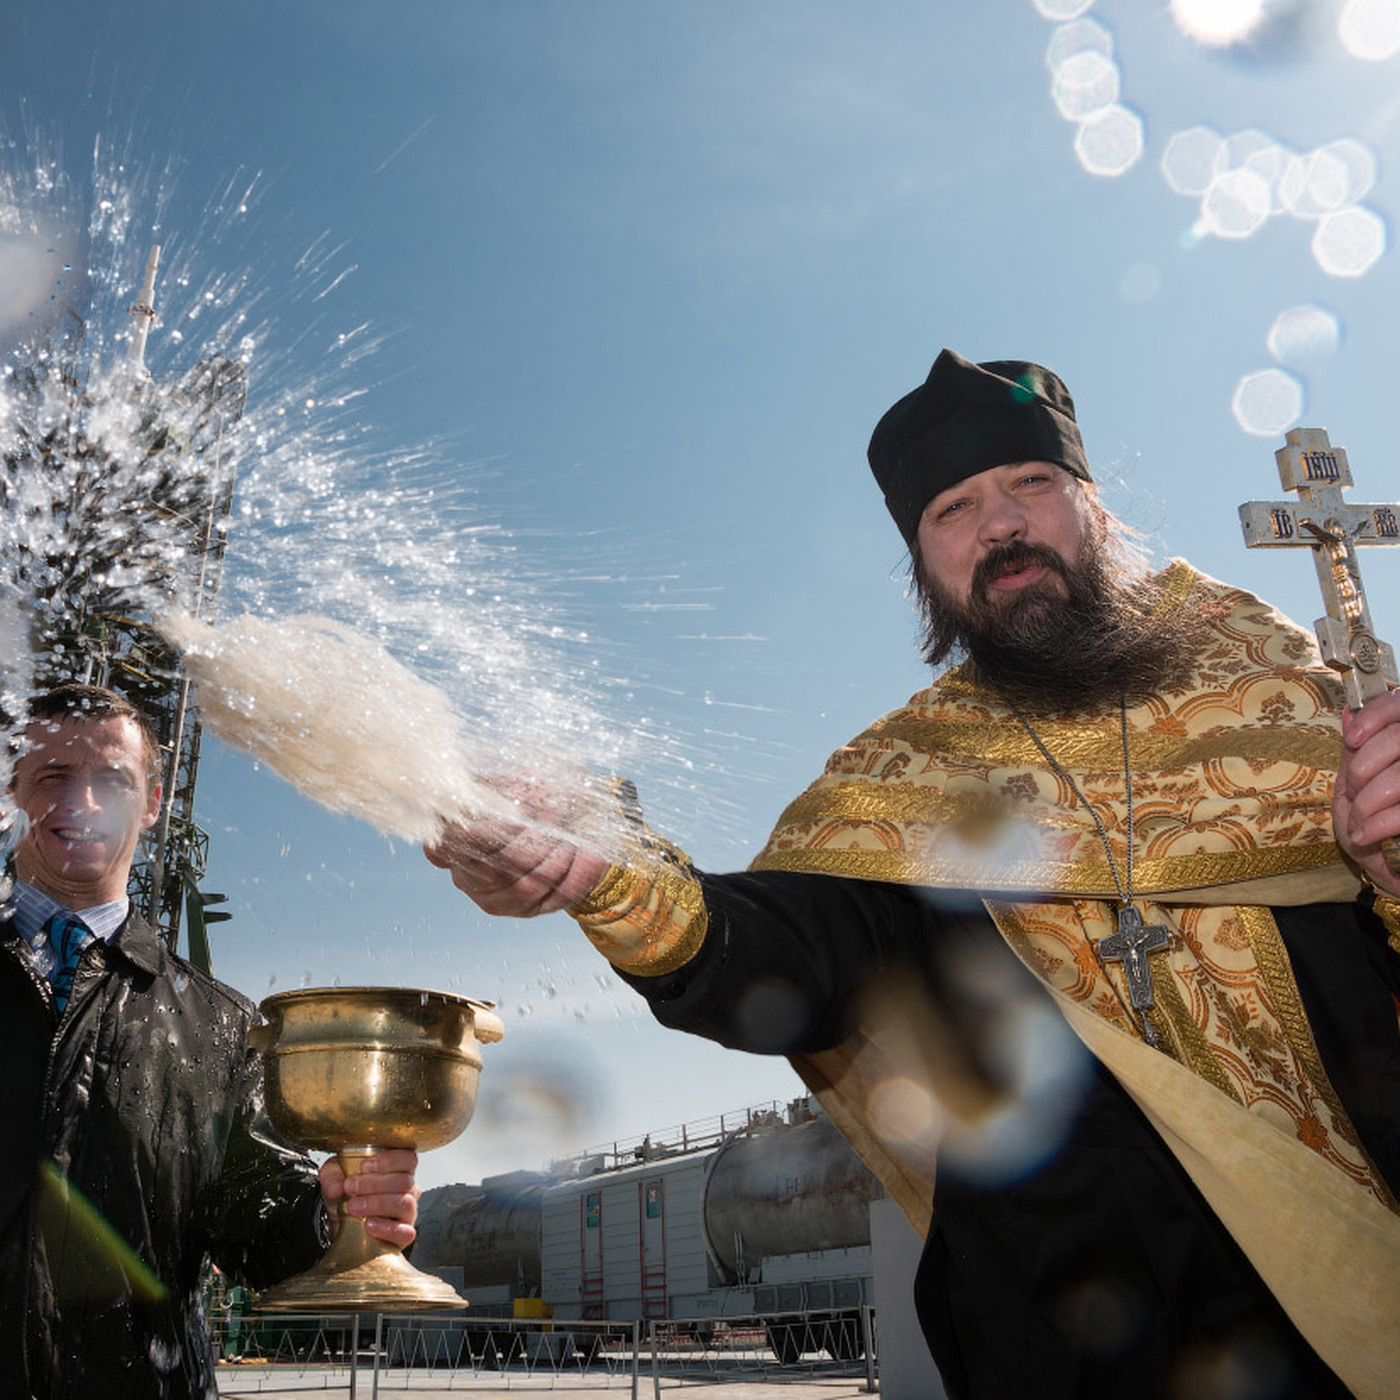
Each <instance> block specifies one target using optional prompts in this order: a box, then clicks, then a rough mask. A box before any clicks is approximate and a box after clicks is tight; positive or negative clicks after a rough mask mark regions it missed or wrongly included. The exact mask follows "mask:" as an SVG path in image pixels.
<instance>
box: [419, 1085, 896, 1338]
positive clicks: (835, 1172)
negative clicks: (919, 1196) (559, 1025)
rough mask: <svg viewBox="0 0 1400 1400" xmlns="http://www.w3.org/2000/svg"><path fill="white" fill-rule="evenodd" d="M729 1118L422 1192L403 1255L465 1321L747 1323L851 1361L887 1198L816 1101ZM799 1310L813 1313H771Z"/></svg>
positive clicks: (707, 1326) (705, 1327)
mask: <svg viewBox="0 0 1400 1400" xmlns="http://www.w3.org/2000/svg"><path fill="white" fill-rule="evenodd" d="M739 1119H740V1121H741V1122H742V1126H740V1127H738V1128H737V1129H734V1130H725V1128H724V1123H725V1120H724V1119H721V1120H720V1124H721V1127H720V1130H719V1131H711V1132H709V1133H708V1134H703V1135H702V1136H700V1138H699V1139H698V1140H697V1137H696V1135H695V1133H694V1131H693V1130H691V1129H689V1128H685V1129H675V1130H673V1131H672V1132H671V1133H670V1134H668V1136H667V1138H666V1139H665V1140H662V1139H660V1138H659V1137H658V1140H656V1141H653V1139H652V1138H651V1137H650V1136H648V1137H646V1138H643V1139H641V1140H640V1141H637V1142H636V1143H635V1144H627V1145H622V1146H615V1147H614V1148H613V1150H612V1151H610V1152H602V1153H595V1154H593V1155H590V1156H585V1157H581V1158H576V1159H572V1160H570V1161H568V1162H564V1163H556V1164H554V1166H553V1167H552V1169H551V1170H550V1171H548V1172H511V1173H509V1174H507V1175H504V1176H497V1177H491V1178H488V1179H487V1180H485V1181H483V1182H482V1184H481V1185H480V1186H446V1187H439V1188H438V1189H436V1190H434V1191H428V1192H425V1193H424V1196H423V1201H422V1206H421V1210H420V1217H419V1225H418V1243H417V1244H416V1245H415V1246H414V1250H413V1261H414V1263H415V1264H417V1265H418V1267H420V1268H426V1269H430V1270H432V1271H433V1272H435V1273H439V1274H441V1275H442V1276H443V1277H445V1278H447V1279H448V1280H449V1281H450V1282H452V1283H454V1284H456V1285H457V1287H458V1288H460V1289H461V1290H462V1291H463V1292H464V1293H465V1294H466V1295H467V1297H468V1298H470V1300H471V1304H472V1308H471V1312H470V1313H469V1314H468V1315H469V1316H475V1317H482V1316H505V1317H509V1316H512V1315H515V1314H517V1313H519V1314H522V1315H523V1314H524V1313H525V1312H526V1311H528V1308H522V1307H520V1306H519V1300H524V1299H538V1300H539V1303H540V1304H543V1305H546V1306H548V1308H549V1309H550V1311H551V1313H552V1316H553V1317H554V1318H555V1319H556V1320H569V1319H600V1320H601V1319H607V1320H609V1321H634V1320H636V1321H642V1322H646V1321H648V1320H650V1319H685V1320H688V1321H693V1322H694V1323H695V1327H696V1330H697V1331H698V1332H700V1333H701V1335H702V1336H703V1335H704V1334H705V1333H706V1332H708V1331H713V1330H716V1329H717V1328H718V1327H719V1326H720V1325H721V1324H722V1323H723V1321H724V1320H725V1319H729V1318H741V1317H742V1318H745V1319H746V1320H748V1325H751V1326H752V1325H763V1326H765V1327H766V1328H767V1332H768V1340H769V1343H770V1345H771V1346H772V1347H773V1350H774V1351H775V1352H776V1353H777V1355H778V1356H779V1358H780V1359H781V1360H784V1361H792V1360H796V1358H797V1356H798V1355H800V1354H801V1353H802V1352H803V1351H807V1350H814V1349H818V1348H821V1349H825V1350H827V1351H830V1352H831V1353H833V1354H834V1355H837V1356H838V1357H839V1358H840V1359H843V1360H847V1359H852V1358H854V1357H856V1356H858V1355H860V1352H861V1349H862V1346H863V1341H862V1335H863V1334H862V1331H861V1328H860V1325H859V1309H860V1307H861V1305H862V1304H863V1303H869V1302H871V1301H872V1296H873V1289H872V1267H871V1255H870V1215H869V1206H870V1202H871V1201H872V1200H875V1199H878V1198H879V1197H880V1196H882V1195H883V1194H884V1193H883V1190H882V1188H881V1187H880V1184H879V1183H878V1182H877V1181H876V1180H875V1178H874V1176H872V1175H871V1173H870V1172H869V1170H868V1169H867V1168H866V1167H865V1166H864V1164H863V1163H862V1162H861V1161H860V1159H859V1158H857V1157H856V1155H855V1153H854V1152H852V1151H851V1149H850V1148H849V1147H848V1146H847V1144H846V1142H845V1140H844V1139H843V1138H842V1137H841V1135H840V1134H839V1133H838V1132H837V1131H836V1129H835V1128H834V1127H833V1126H832V1124H831V1122H830V1120H829V1119H828V1118H827V1117H826V1116H825V1115H824V1114H822V1113H821V1112H820V1110H819V1109H817V1108H816V1107H815V1103H814V1101H810V1100H806V1099H799V1100H797V1101H796V1102H795V1103H793V1104H791V1105H790V1106H789V1107H788V1109H787V1111H786V1113H779V1112H777V1111H775V1110H773V1109H768V1110H761V1111H756V1110H748V1111H747V1112H746V1113H744V1114H743V1115H739ZM730 1121H731V1122H733V1121H734V1120H733V1119H731V1120H730ZM798 1311H810V1312H811V1313H812V1314H813V1316H812V1318H811V1319H810V1320H806V1321H803V1322H801V1323H795V1322H794V1321H792V1320H791V1319H787V1320H784V1319H783V1318H781V1317H780V1315H781V1314H789V1313H794V1312H798ZM755 1317H757V1318H759V1319H761V1323H759V1324H754V1323H753V1322H752V1319H753V1318H755Z"/></svg>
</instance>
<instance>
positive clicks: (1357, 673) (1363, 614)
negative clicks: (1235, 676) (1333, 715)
mask: <svg viewBox="0 0 1400 1400" xmlns="http://www.w3.org/2000/svg"><path fill="white" fill-rule="evenodd" d="M1284 442H1285V444H1286V446H1284V447H1281V448H1279V450H1278V451H1277V452H1275V453H1274V460H1275V461H1276V462H1277V463H1278V474H1279V477H1280V479H1281V480H1282V482H1283V485H1284V487H1285V489H1286V490H1289V491H1296V492H1297V493H1298V500H1297V501H1246V502H1245V503H1244V505H1242V506H1241V507H1240V524H1241V525H1242V526H1243V527H1244V542H1245V544H1246V545H1248V546H1249V548H1251V549H1254V548H1258V547H1263V548H1269V547H1271V546H1283V547H1285V548H1291V547H1297V546H1306V547H1308V548H1310V549H1311V550H1312V555H1313V563H1314V564H1316V566H1317V579H1318V583H1319V584H1321V586H1322V603H1323V607H1324V608H1325V609H1326V612H1327V616H1326V617H1321V618H1319V619H1318V620H1317V623H1316V627H1317V641H1318V645H1319V646H1320V647H1321V648H1322V659H1323V661H1325V662H1326V663H1327V665H1328V666H1330V667H1331V668H1332V669H1333V670H1334V671H1338V672H1340V674H1341V677H1342V683H1343V685H1344V686H1345V688H1346V697H1347V704H1348V705H1349V706H1350V707H1351V708H1352V709H1354V710H1359V709H1360V708H1361V706H1362V705H1364V704H1365V703H1366V701H1368V700H1372V699H1374V698H1375V697H1376V696H1378V695H1384V694H1385V693H1386V691H1388V690H1391V689H1393V688H1395V687H1396V686H1400V677H1397V675H1396V671H1395V653H1394V651H1392V650H1391V648H1390V647H1389V646H1387V645H1386V643H1384V642H1382V641H1381V640H1379V638H1377V636H1376V634H1375V632H1374V631H1373V630H1372V627H1371V610H1370V608H1369V607H1367V605H1366V594H1365V592H1364V590H1363V589H1362V587H1361V565H1360V563H1359V562H1358V560H1357V557H1356V550H1357V546H1358V545H1363V544H1400V504H1394V503H1392V504H1390V505H1378V506H1362V505H1353V504H1352V503H1350V502H1348V501H1346V500H1343V498H1342V492H1343V491H1345V490H1347V489H1348V488H1349V487H1350V486H1351V484H1352V481H1351V467H1350V465H1349V464H1348V462H1347V454H1346V452H1345V451H1344V450H1343V449H1342V448H1340V447H1333V446H1332V444H1331V443H1330V442H1329V441H1328V440H1327V433H1326V431H1325V430H1324V429H1322V428H1290V429H1289V430H1288V432H1287V433H1286V434H1285V436H1284ZM1381 844H1382V846H1383V847H1384V849H1385V854H1386V860H1387V861H1388V862H1389V864H1390V867H1391V869H1392V870H1395V871H1397V872H1400V840H1397V839H1396V838H1393V837H1392V838H1389V839H1387V840H1386V841H1383V842H1382V843H1381Z"/></svg>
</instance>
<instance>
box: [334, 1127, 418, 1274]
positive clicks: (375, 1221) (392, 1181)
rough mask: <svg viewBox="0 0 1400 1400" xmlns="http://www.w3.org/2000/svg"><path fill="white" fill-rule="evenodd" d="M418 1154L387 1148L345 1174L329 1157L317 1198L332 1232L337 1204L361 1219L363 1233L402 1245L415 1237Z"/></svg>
mask: <svg viewBox="0 0 1400 1400" xmlns="http://www.w3.org/2000/svg"><path fill="white" fill-rule="evenodd" d="M417 1172H418V1154H417V1153H416V1152H411V1151H408V1150H407V1149H406V1148H399V1147H394V1148H386V1149H385V1150H384V1151H383V1152H376V1153H374V1154H373V1155H372V1156H369V1157H366V1158H365V1159H364V1163H363V1165H362V1166H361V1168H360V1170H359V1171H358V1172H357V1173H356V1174H355V1175H354V1176H346V1175H345V1172H344V1171H343V1170H342V1168H341V1165H340V1162H339V1161H338V1160H337V1159H336V1158H334V1157H331V1158H330V1159H329V1160H328V1161H325V1162H322V1164H321V1199H322V1200H323V1201H324V1202H325V1206H326V1214H327V1215H328V1216H329V1217H330V1222H331V1234H332V1236H334V1235H335V1234H336V1233H337V1232H338V1231H339V1229H340V1207H341V1202H342V1201H343V1202H344V1210H345V1212H346V1214H347V1215H353V1216H356V1217H358V1218H359V1219H361V1220H363V1221H364V1226H365V1231H366V1232H367V1233H368V1234H371V1235H373V1236H374V1237H375V1238H376V1239H380V1240H384V1241H385V1242H386V1243H388V1244H396V1245H398V1246H399V1248H400V1249H406V1248H407V1247H408V1246H409V1245H411V1244H412V1243H413V1241H414V1238H415V1237H416V1236H417V1233H418V1232H417V1230H416V1229H415V1228H414V1224H415V1222H416V1221H417V1219H418V1197H419V1196H420V1195H421V1194H422V1193H421V1191H420V1190H419V1187H418V1183H417V1181H416V1180H415V1179H414V1178H415V1176H416V1175H417Z"/></svg>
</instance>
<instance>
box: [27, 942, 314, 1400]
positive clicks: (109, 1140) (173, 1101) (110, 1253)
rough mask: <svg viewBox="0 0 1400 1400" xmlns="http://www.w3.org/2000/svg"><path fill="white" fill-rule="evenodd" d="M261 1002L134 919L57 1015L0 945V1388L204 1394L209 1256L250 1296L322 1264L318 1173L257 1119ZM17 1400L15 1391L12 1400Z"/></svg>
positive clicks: (209, 1385)
mask: <svg viewBox="0 0 1400 1400" xmlns="http://www.w3.org/2000/svg"><path fill="white" fill-rule="evenodd" d="M254 1015H255V1012H254V1008H253V1006H252V1003H251V1002H249V1001H248V1000H247V999H246V998H244V997H242V996H240V995H239V994H238V993H237V992H235V991H233V990H232V989H231V988H229V987H226V986H224V985H223V984H222V983H220V982H217V981H215V980H214V979H212V978H210V977H207V976H205V975H204V974H202V973H200V972H199V971H198V970H196V969H195V968H194V967H192V966H191V965H190V964H189V963H187V962H185V961H184V960H183V959H181V958H178V957H175V956H174V955H172V954H171V953H170V952H169V951H168V950H167V949H166V947H165V945H164V943H163V942H162V940H161V939H160V937H159V936H158V935H157V934H156V933H155V931H154V930H153V929H152V928H151V927H150V926H149V925H147V924H146V923H145V922H144V921H143V920H141V919H139V918H137V917H135V916H133V917H132V918H131V919H129V920H128V921H127V923H126V925H125V926H124V927H123V928H122V930H121V932H120V933H119V934H118V935H117V936H116V938H114V939H113V940H112V942H111V943H110V944H104V943H100V942H99V943H95V944H93V945H91V946H90V947H89V948H88V949H87V950H86V951H85V953H84V955H83V959H82V961H81V963H80V964H79V967H78V971H77V974H76V976H75V978H74V983H73V991H72V996H71V999H70V1001H69V1003H68V1007H67V1009H66V1011H65V1012H64V1014H63V1016H62V1017H61V1018H60V1017H59V1016H58V1014H57V1012H56V1009H55V1007H54V1003H53V998H52V995H51V993H50V992H49V988H48V985H47V983H46V982H45V981H44V979H43V978H42V977H40V976H38V975H37V974H36V973H35V972H34V971H33V970H32V968H31V967H30V965H29V964H28V961H27V959H26V958H25V957H24V955H23V952H22V950H21V949H20V948H19V947H18V946H17V945H16V943H15V942H14V941H13V940H9V941H7V942H4V943H0V1102H3V1103H5V1104H6V1106H7V1108H8V1110H9V1111H8V1112H7V1115H6V1117H7V1120H8V1121H7V1131H6V1132H5V1134H4V1135H3V1137H0V1164H3V1166H4V1167H5V1168H8V1171H7V1179H8V1180H9V1181H10V1182H12V1183H15V1184H16V1186H17V1187H18V1186H20V1184H22V1183H29V1187H28V1190H22V1191H19V1192H17V1193H16V1194H15V1195H13V1196H11V1197H9V1198H8V1199H6V1200H5V1201H4V1202H3V1204H0V1393H3V1394H5V1395H11V1394H15V1395H24V1394H28V1395H34V1396H42V1397H45V1400H48V1397H51V1396H52V1397H57V1396H65V1397H66V1396H74V1397H76V1396H86V1395H93V1394H99V1393H100V1394H102V1395H104V1396H113V1397H133V1400H134V1398H135V1397H146V1396H151V1397H157V1396H158V1397H163V1398H164V1397H170V1398H171V1400H173V1398H174V1397H184V1396H192V1395H205V1394H213V1393H214V1392H213V1378H212V1368H211V1360H210V1352H209V1346H208V1341H207V1338H206V1337H205V1335H204V1330H203V1324H202V1321H201V1316H200V1309H199V1306H198V1290H199V1282H200V1269H201V1264H202V1261H203V1259H204V1256H205V1255H206V1254H207V1255H209V1256H210V1257H211V1258H212V1259H213V1261H214V1262H215V1263H216V1264H218V1265H219V1267H220V1268H221V1269H223V1270H224V1271H225V1272H227V1273H229V1274H231V1275H232V1276H233V1277H235V1278H236V1279H238V1280H239V1281H241V1282H244V1283H248V1284H251V1285H252V1286H254V1287H257V1286H260V1285H265V1284H268V1283H271V1282H273V1281H275V1280H277V1279H278V1278H281V1277H285V1276H286V1275H287V1274H290V1273H294V1272H296V1271H297V1270H299V1269H301V1268H305V1267H306V1266H307V1265H309V1264H310V1263H311V1262H313V1261H314V1259H315V1258H316V1257H317V1255H318V1254H319V1252H320V1247H321V1241H320V1236H319V1208H318V1201H319V1190H318V1188H317V1184H316V1178H315V1168H314V1165H313V1164H312V1163H311V1161H310V1160H309V1158H307V1157H306V1156H305V1155H304V1154H302V1153H300V1152H298V1151H296V1150H295V1149H294V1148H291V1147H290V1146H288V1145H287V1144H285V1143H283V1142H281V1141H280V1140H279V1139H278V1138H277V1137H276V1136H275V1135H274V1134H273V1133H272V1131H271V1128H270V1126H269V1125H268V1124H267V1122H266V1119H265V1117H264V1115H263V1109H262V1084H261V1071H260V1065H259V1062H258V1060H257V1058H256V1056H254V1055H252V1054H251V1052H250V1051H249V1050H248V1048H247V1030H248V1026H249V1025H250V1023H251V1021H252V1019H253V1017H254ZM21 1387H23V1388H21Z"/></svg>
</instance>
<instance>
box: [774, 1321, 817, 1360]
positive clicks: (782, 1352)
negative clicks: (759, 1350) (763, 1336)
mask: <svg viewBox="0 0 1400 1400" xmlns="http://www.w3.org/2000/svg"><path fill="white" fill-rule="evenodd" d="M764 1331H765V1332H766V1333H767V1334H768V1346H769V1348H770V1350H771V1351H772V1353H773V1355H774V1356H776V1357H777V1358H778V1365H779V1366H795V1365H796V1364H797V1362H798V1361H800V1360H801V1359H802V1353H803V1352H804V1351H806V1350H808V1347H807V1345H806V1343H807V1342H809V1341H810V1340H811V1339H810V1338H809V1337H808V1336H807V1335H806V1334H807V1331H808V1329H807V1327H806V1326H805V1325H804V1324H803V1323H800V1322H770V1323H769V1324H768V1325H767V1327H766V1328H764Z"/></svg>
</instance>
